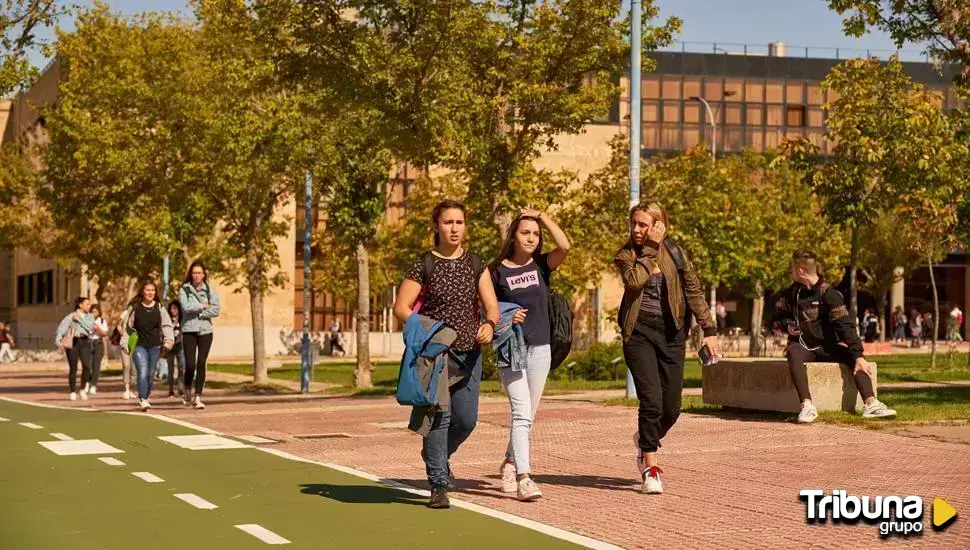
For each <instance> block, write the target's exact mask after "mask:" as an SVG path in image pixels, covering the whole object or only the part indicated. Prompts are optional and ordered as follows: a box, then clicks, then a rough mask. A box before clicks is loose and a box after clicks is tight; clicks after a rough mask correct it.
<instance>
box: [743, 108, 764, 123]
mask: <svg viewBox="0 0 970 550" xmlns="http://www.w3.org/2000/svg"><path fill="white" fill-rule="evenodd" d="M745 123H746V124H747V125H748V126H761V125H762V124H764V123H765V108H764V106H763V105H748V106H747V120H745Z"/></svg>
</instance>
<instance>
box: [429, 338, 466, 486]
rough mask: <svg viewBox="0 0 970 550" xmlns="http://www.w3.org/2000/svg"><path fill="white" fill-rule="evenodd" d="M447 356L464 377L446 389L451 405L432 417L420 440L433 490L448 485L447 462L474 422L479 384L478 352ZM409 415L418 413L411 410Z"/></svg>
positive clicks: (448, 469)
mask: <svg viewBox="0 0 970 550" xmlns="http://www.w3.org/2000/svg"><path fill="white" fill-rule="evenodd" d="M448 354H449V358H450V360H452V361H456V362H457V363H458V365H459V368H460V370H461V372H462V374H463V375H464V377H463V378H462V380H460V381H459V382H457V383H456V384H455V385H453V386H451V388H449V393H450V394H451V405H450V406H449V408H448V410H446V411H441V412H439V413H438V414H437V415H435V418H434V423H433V424H432V425H431V432H430V433H429V434H428V436H427V437H425V438H424V445H423V447H422V449H421V456H422V457H423V458H424V464H425V470H426V471H427V474H428V483H429V484H431V487H432V488H437V489H441V488H445V487H447V486H448V483H449V479H448V474H449V473H450V468H449V467H448V459H449V458H451V455H453V454H455V451H457V450H458V447H459V446H460V445H461V444H462V443H464V442H465V440H466V439H468V436H470V435H471V434H472V431H473V430H474V429H475V424H476V423H477V422H478V390H479V386H480V385H481V382H482V352H481V350H480V349H475V350H472V351H464V352H462V351H449V352H448ZM413 414H420V413H419V412H417V411H415V412H414V413H413Z"/></svg>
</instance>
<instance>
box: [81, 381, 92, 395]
mask: <svg viewBox="0 0 970 550" xmlns="http://www.w3.org/2000/svg"><path fill="white" fill-rule="evenodd" d="M90 389H91V383H90V382H88V383H87V384H85V385H84V389H83V390H81V391H82V392H84V393H88V391H89V390H90Z"/></svg>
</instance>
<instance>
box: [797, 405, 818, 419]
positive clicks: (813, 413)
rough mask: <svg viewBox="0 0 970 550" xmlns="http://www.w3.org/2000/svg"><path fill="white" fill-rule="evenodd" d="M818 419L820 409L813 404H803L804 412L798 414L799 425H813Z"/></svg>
mask: <svg viewBox="0 0 970 550" xmlns="http://www.w3.org/2000/svg"><path fill="white" fill-rule="evenodd" d="M816 418H818V409H816V408H815V405H814V404H812V403H802V412H800V413H798V423H799V424H811V423H812V422H815V419H816Z"/></svg>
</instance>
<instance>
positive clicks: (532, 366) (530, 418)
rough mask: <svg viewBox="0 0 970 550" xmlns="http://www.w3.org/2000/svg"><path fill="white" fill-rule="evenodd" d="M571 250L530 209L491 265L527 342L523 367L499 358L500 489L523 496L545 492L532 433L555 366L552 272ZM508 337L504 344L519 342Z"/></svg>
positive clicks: (552, 224) (503, 298)
mask: <svg viewBox="0 0 970 550" xmlns="http://www.w3.org/2000/svg"><path fill="white" fill-rule="evenodd" d="M543 228H545V229H547V230H548V231H549V234H550V235H551V236H552V239H553V241H554V242H555V243H556V249H555V250H553V251H552V252H548V253H545V254H543V252H542V245H543V239H542V229H543ZM568 252H569V239H568V238H567V237H566V234H565V233H563V231H562V229H560V227H559V226H558V225H557V224H556V222H555V221H553V220H552V218H550V217H549V216H547V215H546V214H544V213H541V212H539V211H538V210H533V209H528V208H526V209H523V210H522V211H521V213H520V214H519V216H518V217H516V218H515V220H514V221H513V222H512V225H511V226H509V231H508V235H507V236H506V238H505V242H504V243H503V244H502V249H501V251H500V252H499V255H498V256H497V257H496V258H495V260H494V261H492V263H491V264H489V271H490V273H491V276H492V284H493V286H494V287H495V294H496V296H497V298H498V301H499V304H500V307H501V308H502V309H503V310H504V307H502V306H504V305H505V304H513V305H514V306H517V307H513V308H512V309H511V311H514V316H513V317H512V319H511V322H512V323H513V324H515V325H518V326H519V327H521V330H522V335H523V338H524V343H525V346H526V347H525V350H524V351H525V365H524V368H519V365H517V364H511V365H510V364H507V363H506V364H503V362H502V361H501V360H500V361H499V367H500V368H499V378H500V379H501V381H502V386H503V387H504V388H505V392H506V394H507V395H508V398H509V405H510V407H511V409H512V428H511V433H510V435H509V444H508V446H507V447H506V451H505V460H504V461H503V462H502V466H501V468H500V469H499V471H500V473H501V474H502V492H504V493H516V496H517V498H518V499H519V500H521V501H532V500H536V499H539V498H541V497H542V491H541V490H540V489H539V487H537V486H536V483H535V481H534V480H533V479H532V477H531V473H532V469H531V464H530V461H529V458H530V452H529V436H530V434H531V432H532V424H533V422H534V421H535V416H536V412H537V411H538V409H539V400H540V399H541V398H542V391H543V389H544V388H545V385H546V378H547V377H548V376H549V371H550V369H551V368H552V346H551V322H550V316H549V276H550V275H551V274H552V272H553V271H555V270H556V269H558V268H559V266H560V265H562V263H563V261H564V260H565V259H566V254H567V253H568ZM503 325H504V323H503ZM506 341H507V342H508V343H507V344H503V345H515V344H513V343H512V342H511V340H506ZM497 343H498V340H496V344H497ZM497 351H498V350H497ZM499 355H501V354H499Z"/></svg>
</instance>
